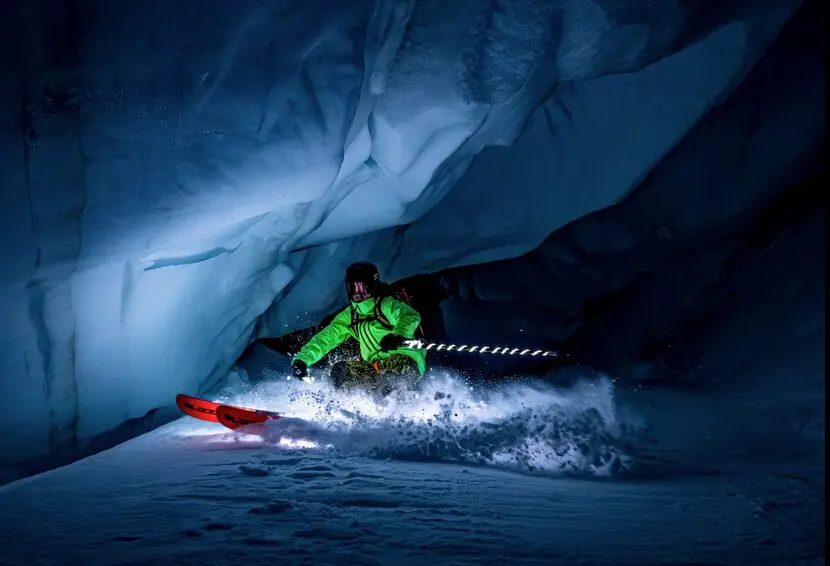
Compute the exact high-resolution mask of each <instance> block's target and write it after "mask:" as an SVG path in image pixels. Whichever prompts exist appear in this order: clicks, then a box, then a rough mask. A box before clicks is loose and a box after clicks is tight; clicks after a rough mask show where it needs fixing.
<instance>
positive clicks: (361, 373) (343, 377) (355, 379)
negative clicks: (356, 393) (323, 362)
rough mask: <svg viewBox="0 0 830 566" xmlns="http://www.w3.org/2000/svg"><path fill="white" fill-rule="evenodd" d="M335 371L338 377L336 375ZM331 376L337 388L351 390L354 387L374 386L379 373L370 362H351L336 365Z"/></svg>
mask: <svg viewBox="0 0 830 566" xmlns="http://www.w3.org/2000/svg"><path fill="white" fill-rule="evenodd" d="M338 366H339V367H338ZM335 369H336V370H337V375H335ZM331 376H332V381H334V384H335V387H338V388H340V389H351V388H353V387H363V386H370V387H371V386H373V385H374V383H375V381H376V379H377V372H376V371H375V368H374V366H372V364H370V363H369V362H364V361H363V360H349V361H341V362H337V363H336V364H334V367H333V368H332V370H331Z"/></svg>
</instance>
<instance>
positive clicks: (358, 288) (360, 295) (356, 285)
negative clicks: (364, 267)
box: [348, 281, 372, 303]
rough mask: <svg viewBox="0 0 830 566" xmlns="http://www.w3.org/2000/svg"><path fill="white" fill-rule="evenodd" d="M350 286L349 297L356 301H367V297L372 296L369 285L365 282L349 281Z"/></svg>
mask: <svg viewBox="0 0 830 566" xmlns="http://www.w3.org/2000/svg"><path fill="white" fill-rule="evenodd" d="M348 287H349V297H350V298H351V299H352V300H353V301H354V302H356V303H359V302H360V301H365V300H366V299H368V298H369V297H371V296H372V293H371V292H370V291H369V287H367V286H366V284H365V283H361V282H360V281H355V282H353V283H349V285H348Z"/></svg>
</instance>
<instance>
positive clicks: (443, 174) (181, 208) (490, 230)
mask: <svg viewBox="0 0 830 566" xmlns="http://www.w3.org/2000/svg"><path fill="white" fill-rule="evenodd" d="M797 5H798V2H796V1H795V0H793V1H783V2H778V3H774V5H768V6H766V5H765V6H762V7H757V6H752V5H751V3H749V2H738V1H735V2H729V3H723V4H722V5H719V6H720V7H719V8H718V9H713V8H711V7H707V6H706V5H705V4H704V3H702V2H685V1H684V2H681V1H679V0H667V1H665V2H659V3H654V2H650V1H646V0H643V1H637V2H621V1H612V0H594V1H592V0H567V1H565V2H552V1H542V0H536V1H533V0H525V1H519V2H498V1H497V2H492V1H485V0H476V1H472V2H466V3H459V4H455V3H450V4H447V3H446V2H438V1H437V0H430V1H426V2H417V3H415V2H405V1H402V2H392V1H379V2H374V3H373V2H369V1H368V0H367V1H363V2H361V1H353V2H349V3H344V2H339V1H335V0H315V1H313V2H282V3H273V2H265V1H264V0H256V1H253V2H246V3H244V4H238V3H237V4H229V3H227V2H209V3H206V2H204V1H202V2H196V1H185V2H177V3H175V4H172V5H171V4H170V3H169V2H163V1H161V0H151V1H148V2H143V3H141V4H140V5H135V6H129V5H123V4H113V3H111V2H103V1H92V0H90V1H87V2H83V3H81V2H77V1H75V2H58V1H57V0H35V1H33V2H29V3H26V4H25V5H23V4H21V5H19V6H18V7H17V8H16V9H14V10H11V11H10V12H9V17H5V18H3V21H2V22H0V31H2V36H3V37H4V42H5V47H6V48H7V51H8V53H9V54H10V57H8V64H7V65H6V68H5V69H4V75H5V76H6V77H7V79H6V80H4V81H2V83H0V112H2V124H3V125H2V127H0V148H2V151H0V168H2V170H3V173H4V190H3V192H2V193H3V206H2V207H0V210H2V214H3V217H2V219H1V220H2V224H3V226H4V229H5V230H6V231H7V234H6V235H7V238H6V240H7V242H10V243H9V244H8V245H7V246H6V247H4V250H3V260H4V261H3V274H2V278H0V282H1V283H2V287H3V288H2V292H0V301H2V310H3V312H4V313H6V316H5V318H4V320H5V322H4V326H3V332H2V336H0V355H1V356H2V357H1V358H0V359H2V364H3V366H2V368H1V369H2V378H0V410H2V411H3V414H6V415H13V416H14V418H13V419H6V420H4V422H3V424H2V425H0V434H2V435H3V437H4V438H5V439H6V443H7V445H8V448H9V449H8V450H6V451H5V452H4V453H5V454H9V455H12V454H13V458H15V459H24V458H27V457H30V456H34V455H37V454H41V453H44V452H47V451H49V450H51V449H54V448H56V447H59V446H62V445H66V444H73V443H83V442H84V441H85V440H87V439H89V438H91V437H92V436H94V435H95V434H97V433H100V432H102V431H105V430H108V429H111V428H112V427H114V426H116V425H118V424H119V423H121V422H123V421H125V420H127V419H130V418H136V417H141V416H142V415H144V414H145V413H147V411H148V410H151V409H153V408H155V407H159V406H162V405H165V404H167V403H169V401H170V399H171V398H172V396H173V395H174V394H175V393H177V392H179V391H189V392H198V391H199V390H204V389H205V388H208V387H210V386H211V385H213V384H215V383H216V382H217V381H218V380H219V379H221V378H222V377H223V376H224V374H225V373H226V371H227V368H228V367H229V365H230V364H231V363H232V362H233V360H234V359H235V358H236V356H237V355H238V354H239V353H240V352H241V350H242V349H243V348H244V346H245V345H246V344H247V343H248V341H249V340H250V338H251V337H252V336H255V335H264V334H279V333H282V332H286V331H288V330H292V329H294V328H297V327H300V326H304V325H307V324H310V323H313V322H316V321H317V319H319V317H320V316H322V315H323V314H326V313H327V312H328V311H329V310H330V309H331V308H332V307H333V306H334V305H335V304H336V303H337V302H338V299H339V297H338V293H339V290H340V284H339V280H340V271H341V268H342V266H343V265H344V264H345V263H347V262H349V261H351V260H353V259H357V258H367V257H368V258H371V259H375V260H376V261H378V262H380V263H381V264H382V266H383V267H384V268H385V269H386V271H387V275H389V276H400V275H404V274H409V273H414V272H417V271H420V270H425V269H438V268H444V267H449V266H454V265H462V264H466V263H470V262H474V261H482V260H492V259H499V258H505V257H510V256H513V255H516V254H518V253H521V252H522V251H526V250H528V249H530V248H532V247H533V246H535V245H536V244H538V243H539V242H540V241H541V240H542V239H543V238H544V236H545V235H546V234H547V233H549V232H550V231H552V230H553V229H555V228H556V227H558V226H561V225H563V224H565V223H567V222H568V221H570V220H573V219H575V218H577V217H579V216H581V215H584V214H586V213H588V212H591V211H592V210H596V209H598V208H601V207H603V206H607V205H608V204H610V203H612V202H614V201H615V200H617V199H619V198H620V197H621V196H623V195H625V194H626V193H627V192H628V191H630V190H631V189H632V187H633V186H634V185H635V184H636V182H637V180H638V179H639V178H641V177H642V176H643V175H644V174H645V172H647V171H648V170H649V169H650V168H651V167H653V165H654V163H655V161H656V160H658V159H659V157H660V156H661V155H663V154H664V153H665V152H666V151H667V149H668V148H670V147H671V146H672V145H673V144H674V143H675V142H676V141H677V140H678V139H679V138H680V137H682V135H683V133H684V132H685V131H687V130H688V129H689V128H690V127H691V125H692V124H694V123H695V121H696V120H698V119H699V117H700V116H702V115H703V114H704V113H705V112H706V110H707V109H708V108H710V107H711V106H712V105H713V104H716V103H717V101H718V100H720V99H721V98H722V97H723V96H724V95H725V94H726V93H728V92H729V91H730V90H731V89H732V88H734V86H735V85H736V84H737V83H739V82H740V80H741V78H742V76H743V75H744V73H745V72H746V70H747V69H748V68H749V67H751V65H752V64H753V62H754V60H755V59H757V57H758V56H759V55H760V53H762V52H763V50H764V47H765V46H766V45H767V44H769V42H770V41H771V40H772V38H774V36H775V34H776V33H777V30H778V29H779V28H780V27H781V26H782V25H783V23H784V22H785V21H786V20H787V19H788V17H789V16H790V14H791V13H792V11H793V10H794V9H795V7H796V6H797ZM713 53H717V54H718V60H717V62H716V63H711V62H710V61H709V60H710V59H711V57H712V54H713ZM652 64H653V65H652ZM650 65H651V66H650ZM710 67H711V68H710ZM619 73H627V74H619ZM684 81H685V83H684ZM678 82H679V84H678ZM683 84H686V85H687V86H686V88H683ZM690 89H691V90H690ZM618 93H622V98H624V100H625V101H626V103H625V104H617V103H614V104H606V100H610V99H611V98H616V96H617V94H618ZM664 102H665V104H666V106H665V107H663V108H662V109H661V108H654V107H655V106H658V107H659V106H660V105H661V104H663V103H664ZM632 109H633V110H632ZM629 114H630V115H629ZM624 115H625V117H626V118H627V119H629V121H628V122H625V121H624V120H622V118H623V116H624ZM638 116H639V120H640V121H643V122H645V121H647V120H654V119H660V120H663V124H664V128H661V129H660V130H659V131H656V132H654V133H651V134H649V135H647V136H645V137H644V138H637V140H641V141H642V143H632V138H631V127H632V122H634V124H635V125H636V122H637V120H638ZM526 123H528V124H529V127H528V128H525V125H526ZM643 130H645V128H643ZM643 133H644V134H645V131H644V132H643ZM534 136H535V137H534ZM600 140H601V141H600ZM514 142H515V143H514ZM632 147H637V148H638V149H637V150H636V151H634V152H633V153H632V154H631V155H630V156H629V154H628V153H627V152H628V151H629V150H630V148H632ZM482 151H484V153H481V152H482ZM594 155H596V158H597V160H599V161H600V162H607V163H608V165H607V166H606V167H605V169H606V170H607V172H606V174H605V175H604V176H603V175H589V174H587V173H588V172H594V171H597V170H599V169H601V168H599V167H597V161H596V160H593V159H592V156H594ZM476 156H479V157H476ZM488 164H490V165H489V167H491V168H493V167H494V168H495V169H494V170H488ZM618 168H623V169H624V170H625V172H624V174H622V175H620V176H619V177H618V176H617V175H615V174H613V173H612V172H613V171H614V170H615V169H618ZM515 169H522V170H523V172H524V174H523V175H512V174H511V173H510V171H511V170H515ZM537 170H538V171H539V174H538V176H537V175H535V174H534V173H533V171H537ZM465 175H467V176H466V177H465ZM505 178H507V180H513V179H515V180H516V182H515V184H512V183H511V185H510V186H509V187H505V184H506V183H505V182H504V181H505ZM538 178H545V179H546V181H545V187H546V189H545V190H543V191H538V190H536V185H535V182H536V179H538ZM462 179H464V180H463V181H462V182H461V184H459V185H458V186H457V187H456V188H453V187H454V186H455V185H456V184H457V183H458V182H459V180H462ZM451 189H452V191H451ZM448 195H449V196H448ZM479 199H480V206H477V207H471V206H470V203H471V202H472V203H476V202H477V201H478V200H479ZM521 199H524V202H525V203H526V204H527V206H528V207H529V208H533V209H534V210H537V211H541V210H542V209H543V208H545V207H548V208H552V209H555V210H556V213H555V214H554V215H552V216H551V215H547V214H540V213H535V215H532V216H529V217H527V218H525V212H524V210H526V209H522V208H521V207H518V206H515V205H511V204H510V203H515V202H517V200H519V201H521ZM533 199H537V200H533ZM495 211H497V212H495ZM460 215H461V216H463V217H464V218H465V221H466V222H468V223H469V224H468V225H467V226H464V225H463V224H461V223H459V222H457V221H456V219H457V217H458V216H460ZM448 219H449V220H448ZM518 222H521V223H522V229H521V230H520V231H519V232H520V233H516V232H517V230H516V226H517V223H518ZM403 226H409V228H401V227H403ZM470 229H472V230H473V231H474V236H475V237H474V238H470V237H469V230H470ZM465 234H466V235H467V236H466V237H460V236H463V235H465ZM425 249H429V250H430V251H429V253H425V252H424V250H425ZM263 313H264V314H265V316H263V317H261V318H260V316H261V315H263ZM10 457H11V456H10Z"/></svg>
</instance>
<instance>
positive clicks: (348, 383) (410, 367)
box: [331, 354, 421, 395]
mask: <svg viewBox="0 0 830 566" xmlns="http://www.w3.org/2000/svg"><path fill="white" fill-rule="evenodd" d="M420 377H421V375H420V374H419V373H418V364H416V363H415V360H413V359H412V358H410V357H409V356H405V355H403V354H395V355H393V356H389V357H388V358H384V359H382V360H378V361H377V362H375V363H374V364H373V363H371V362H366V361H363V360H349V361H339V362H337V363H336V364H334V367H332V368H331V379H332V381H333V382H334V386H335V387H337V388H338V389H352V388H355V387H362V388H366V389H369V390H374V391H378V392H380V393H381V394H384V395H386V394H388V393H390V392H391V391H393V390H395V389H402V388H406V387H410V386H412V385H414V384H415V383H417V382H418V380H419V379H420Z"/></svg>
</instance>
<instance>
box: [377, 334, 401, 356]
mask: <svg viewBox="0 0 830 566" xmlns="http://www.w3.org/2000/svg"><path fill="white" fill-rule="evenodd" d="M405 341H406V338H404V337H403V336H399V335H397V334H387V335H386V336H384V337H383V338H381V339H380V349H381V350H383V351H384V352H388V351H390V350H397V349H398V348H400V347H401V346H403V343H404V342H405Z"/></svg>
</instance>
